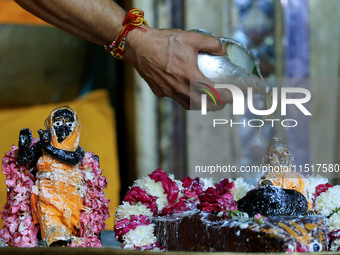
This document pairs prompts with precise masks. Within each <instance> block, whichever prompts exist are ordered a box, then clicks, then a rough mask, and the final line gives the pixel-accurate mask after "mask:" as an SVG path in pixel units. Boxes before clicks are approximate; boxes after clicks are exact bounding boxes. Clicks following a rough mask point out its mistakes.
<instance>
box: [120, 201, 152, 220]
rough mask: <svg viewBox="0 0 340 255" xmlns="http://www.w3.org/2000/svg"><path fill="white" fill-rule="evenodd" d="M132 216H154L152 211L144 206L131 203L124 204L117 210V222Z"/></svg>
mask: <svg viewBox="0 0 340 255" xmlns="http://www.w3.org/2000/svg"><path fill="white" fill-rule="evenodd" d="M130 215H137V216H138V215H146V216H152V212H151V210H150V209H149V208H148V207H147V206H146V205H144V204H142V203H140V202H139V203H138V204H134V205H130V204H129V202H123V204H121V205H119V206H118V207H117V208H116V221H118V220H121V219H125V218H127V219H128V218H129V217H130Z"/></svg>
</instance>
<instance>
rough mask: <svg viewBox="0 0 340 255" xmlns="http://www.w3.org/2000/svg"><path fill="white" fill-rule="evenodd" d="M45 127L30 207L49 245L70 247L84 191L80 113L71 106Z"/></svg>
mask: <svg viewBox="0 0 340 255" xmlns="http://www.w3.org/2000/svg"><path fill="white" fill-rule="evenodd" d="M45 127H46V130H39V135H40V142H39V146H41V148H42V155H41V156H40V158H39V160H38V162H37V169H38V173H37V182H36V185H35V187H34V188H33V193H32V198H31V205H32V209H33V218H34V222H35V223H39V225H40V230H41V236H42V239H44V240H45V241H46V242H47V245H49V246H50V245H51V244H59V245H60V244H63V243H64V244H67V243H68V242H69V241H70V239H71V237H72V236H73V235H75V234H76V231H77V227H78V226H79V216H80V211H81V210H82V207H83V195H84V191H83V180H82V178H81V174H80V170H79V168H78V165H79V162H80V161H81V160H82V158H83V156H84V151H83V149H82V148H81V147H80V146H79V135H80V123H79V122H78V117H77V114H76V113H75V112H74V111H73V110H72V109H71V108H69V107H68V106H63V107H59V108H57V109H55V110H53V111H52V113H51V114H50V116H49V117H48V118H47V119H46V121H45ZM19 142H20V138H19Z"/></svg>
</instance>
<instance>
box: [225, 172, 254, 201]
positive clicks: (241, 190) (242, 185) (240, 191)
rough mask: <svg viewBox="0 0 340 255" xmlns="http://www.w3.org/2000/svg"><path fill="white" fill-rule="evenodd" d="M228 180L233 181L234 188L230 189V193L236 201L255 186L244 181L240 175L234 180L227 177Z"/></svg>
mask: <svg viewBox="0 0 340 255" xmlns="http://www.w3.org/2000/svg"><path fill="white" fill-rule="evenodd" d="M229 181H230V182H234V184H235V190H234V191H231V194H232V195H233V196H234V199H235V200H236V201H237V200H240V199H241V198H242V197H244V196H245V195H246V194H247V192H248V191H250V190H252V189H254V188H255V186H253V185H250V184H248V183H246V182H245V181H244V179H243V178H242V177H240V178H237V179H236V180H232V179H229Z"/></svg>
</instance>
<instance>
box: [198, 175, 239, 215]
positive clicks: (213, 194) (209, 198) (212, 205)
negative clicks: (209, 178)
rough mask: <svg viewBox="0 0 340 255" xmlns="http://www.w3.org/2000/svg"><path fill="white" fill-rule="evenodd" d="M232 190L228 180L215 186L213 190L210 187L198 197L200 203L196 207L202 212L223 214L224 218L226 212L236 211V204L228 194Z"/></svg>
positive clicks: (231, 184)
mask: <svg viewBox="0 0 340 255" xmlns="http://www.w3.org/2000/svg"><path fill="white" fill-rule="evenodd" d="M234 188H235V185H234V183H233V182H231V183H230V182H229V181H228V179H224V180H222V181H221V182H220V183H218V184H216V185H215V188H212V187H210V188H208V189H207V190H206V191H205V192H204V193H203V194H201V195H200V196H199V199H200V201H201V203H200V204H199V205H198V207H199V208H200V209H201V210H202V211H204V212H209V213H219V212H223V215H224V216H226V212H227V211H233V210H237V203H236V201H235V200H234V197H233V195H232V194H231V193H230V190H232V189H234Z"/></svg>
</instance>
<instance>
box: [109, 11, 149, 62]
mask: <svg viewBox="0 0 340 255" xmlns="http://www.w3.org/2000/svg"><path fill="white" fill-rule="evenodd" d="M143 24H144V25H146V26H147V25H148V23H147V22H146V20H145V19H144V12H143V11H142V10H140V9H135V8H134V9H131V10H129V11H128V13H127V14H126V16H125V19H124V21H123V26H124V27H123V29H122V30H121V31H120V33H119V34H118V35H117V37H116V39H115V40H114V41H113V42H111V43H110V44H107V45H104V48H105V50H106V51H107V52H108V53H110V54H111V55H112V56H113V57H114V58H117V59H123V55H124V49H125V42H126V37H127V35H128V34H129V32H130V31H132V30H134V29H135V28H138V29H141V30H142V31H144V32H145V31H147V29H145V28H143V27H141V25H143Z"/></svg>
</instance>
